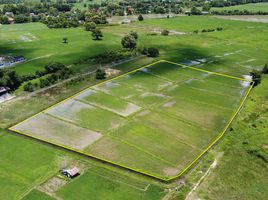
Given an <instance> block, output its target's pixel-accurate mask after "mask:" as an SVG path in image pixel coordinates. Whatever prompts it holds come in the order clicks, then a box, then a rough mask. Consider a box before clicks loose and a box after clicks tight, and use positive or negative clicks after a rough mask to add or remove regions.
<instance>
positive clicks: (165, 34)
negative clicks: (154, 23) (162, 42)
mask: <svg viewBox="0 0 268 200" xmlns="http://www.w3.org/2000/svg"><path fill="white" fill-rule="evenodd" d="M161 35H164V36H168V35H169V30H166V29H165V30H163V31H162V32H161Z"/></svg>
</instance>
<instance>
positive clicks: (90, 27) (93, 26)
mask: <svg viewBox="0 0 268 200" xmlns="http://www.w3.org/2000/svg"><path fill="white" fill-rule="evenodd" d="M84 26H85V30H86V31H93V30H94V29H96V27H97V26H96V24H95V23H94V22H87V23H85V25H84Z"/></svg>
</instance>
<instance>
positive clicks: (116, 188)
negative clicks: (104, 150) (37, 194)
mask: <svg viewBox="0 0 268 200" xmlns="http://www.w3.org/2000/svg"><path fill="white" fill-rule="evenodd" d="M107 177H109V178H107ZM126 178H127V176H124V177H122V176H119V174H116V173H113V172H109V173H108V174H107V172H106V171H99V172H98V173H96V171H95V170H94V169H89V171H88V172H87V173H85V174H84V175H83V176H81V177H79V178H78V179H77V180H74V181H72V182H71V183H70V184H68V185H67V186H65V187H63V188H62V189H61V190H60V191H58V196H59V197H61V198H63V199H65V200H69V199H70V200H71V199H81V200H86V199H88V197H90V198H92V199H94V200H102V199H107V198H108V199H110V200H124V199H126V197H127V199H130V200H136V199H141V200H155V199H161V198H162V197H163V196H164V193H163V191H162V189H161V188H160V187H158V186H155V185H148V184H145V183H142V182H141V181H138V180H135V179H132V178H129V177H128V179H126ZM73 191H76V192H73Z"/></svg>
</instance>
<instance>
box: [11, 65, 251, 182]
mask: <svg viewBox="0 0 268 200" xmlns="http://www.w3.org/2000/svg"><path fill="white" fill-rule="evenodd" d="M229 79H230V80H229ZM223 82H228V84H223ZM121 88H123V90H121ZM125 88H127V89H128V96H126V95H125ZM246 90H247V87H243V86H242V85H241V80H237V79H232V78H229V77H224V76H219V75H213V74H209V73H207V72H203V71H198V70H195V69H191V68H183V67H181V66H177V65H174V64H170V63H167V62H160V63H158V64H155V65H151V66H150V67H147V68H143V69H141V70H138V71H136V72H133V73H130V74H128V75H124V76H122V77H120V78H117V79H115V80H112V81H109V82H106V83H105V84H102V85H100V86H96V87H92V88H91V89H88V90H86V91H84V92H82V93H80V94H78V95H76V96H74V97H72V98H71V99H69V100H67V101H65V102H63V103H61V104H58V105H57V106H55V107H52V108H50V109H48V110H46V111H44V112H42V113H41V114H39V115H37V116H35V117H33V118H31V119H29V120H26V121H24V122H23V123H20V124H19V125H16V126H14V127H12V130H15V131H20V132H22V133H26V134H29V135H32V136H34V137H37V138H40V139H42V140H45V141H50V142H53V143H57V144H59V145H64V146H67V147H70V148H72V149H76V150H80V151H83V152H85V153H89V154H90V155H93V156H97V157H99V158H101V159H104V160H109V161H111V162H114V163H117V164H121V165H123V166H127V167H129V168H132V169H137V170H141V171H145V172H146V173H148V174H153V175H155V176H159V177H162V178H168V177H172V176H175V175H177V174H178V173H179V172H181V171H182V170H183V169H184V168H185V167H186V166H187V165H189V163H191V162H192V161H193V160H194V159H195V158H196V157H197V156H198V155H199V154H200V153H201V152H202V150H203V149H204V148H206V146H208V145H209V144H210V143H211V142H212V141H213V140H214V139H215V138H216V137H217V135H219V134H220V133H221V131H222V130H223V129H224V127H225V126H226V124H227V122H228V121H229V120H230V119H231V117H232V116H233V115H234V113H235V110H236V109H237V108H238V106H239V104H240V103H241V99H242V98H243V97H244V95H245V92H246ZM120 94H122V95H120ZM228 94H230V95H231V96H230V97H229V98H228V99H226V98H225V97H226V95H228ZM193 99H194V100H193ZM152 116H153V117H155V118H156V119H157V121H161V122H162V124H159V125H158V129H155V126H157V124H153V120H150V117H152ZM204 116H206V117H205V118H204ZM147 118H148V119H147ZM100 119H101V120H100ZM147 120H148V121H149V122H147ZM171 121H172V122H173V123H171ZM66 123H67V124H66ZM50 124H51V125H50ZM57 124H58V125H57ZM68 124H69V125H68ZM178 124H181V125H182V126H181V127H178ZM66 125H67V126H68V128H66ZM170 125H171V126H172V127H173V128H172V127H170ZM175 125H177V127H176V128H177V129H176V128H175ZM71 126H73V128H72V127H71ZM43 127H48V128H46V129H44V128H43ZM80 127H83V128H84V130H83V131H81V130H80V131H69V130H74V129H81V128H80ZM182 127H183V128H186V127H187V128H186V129H182ZM65 129H66V130H65ZM86 129H88V131H86ZM197 129H199V130H197ZM64 130H65V131H64ZM178 130H181V131H178ZM200 130H202V131H200ZM77 132H79V135H77ZM189 132H190V133H192V134H191V135H189ZM71 138H75V140H73V139H71ZM70 141H71V143H70ZM79 141H80V142H79ZM130 155H131V156H130Z"/></svg>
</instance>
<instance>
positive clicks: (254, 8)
mask: <svg viewBox="0 0 268 200" xmlns="http://www.w3.org/2000/svg"><path fill="white" fill-rule="evenodd" d="M224 10H226V11H229V10H230V11H234V10H239V11H244V10H247V11H250V12H258V11H263V12H268V3H249V4H243V5H236V6H228V7H221V8H211V11H224Z"/></svg>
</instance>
